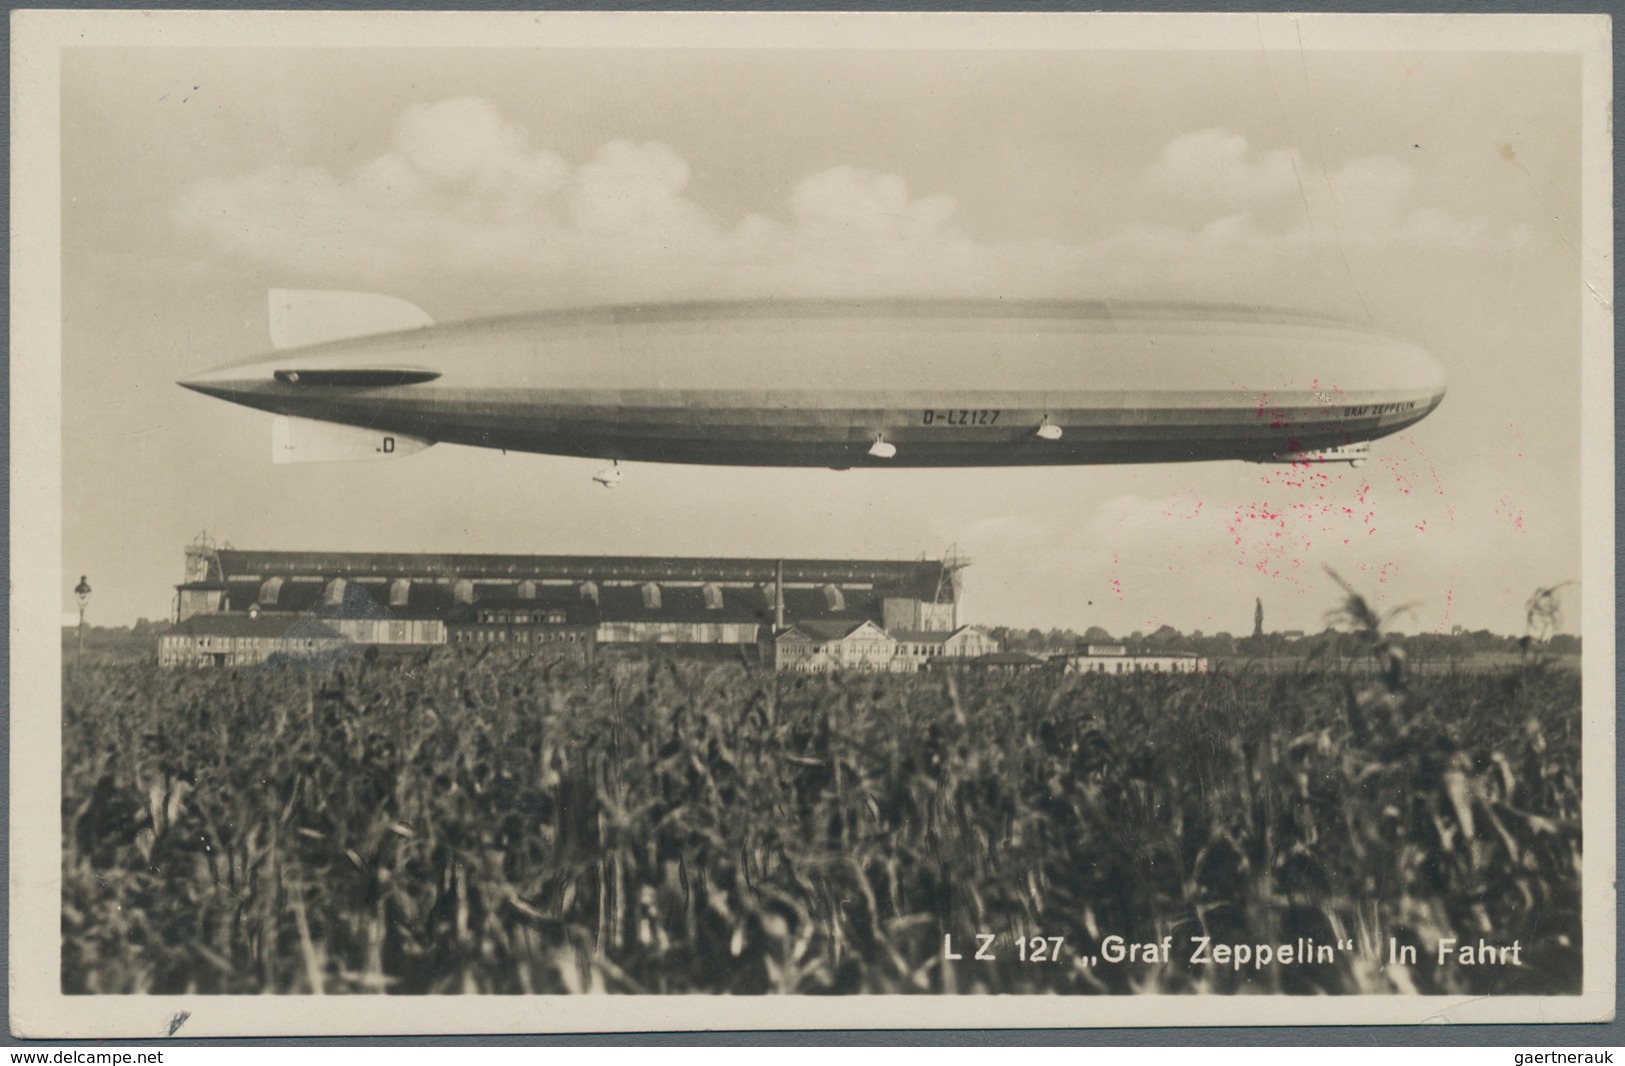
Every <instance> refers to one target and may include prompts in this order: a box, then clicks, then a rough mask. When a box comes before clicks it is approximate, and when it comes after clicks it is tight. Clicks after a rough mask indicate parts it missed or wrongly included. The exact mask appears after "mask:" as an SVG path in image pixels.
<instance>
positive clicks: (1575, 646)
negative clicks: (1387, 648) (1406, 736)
mask: <svg viewBox="0 0 1625 1066" xmlns="http://www.w3.org/2000/svg"><path fill="white" fill-rule="evenodd" d="M988 632H989V633H990V634H992V636H993V637H994V638H995V639H996V640H998V641H999V643H1000V646H1001V647H1003V648H1004V649H1005V650H1006V651H1024V652H1028V653H1030V654H1033V655H1054V654H1059V653H1063V652H1071V651H1077V650H1080V649H1082V648H1083V647H1085V646H1087V645H1090V644H1121V645H1123V646H1124V647H1125V648H1127V649H1128V651H1129V652H1131V653H1146V654H1150V653H1155V652H1159V651H1160V652H1184V653H1190V654H1195V655H1201V656H1205V657H1207V658H1209V659H1221V658H1272V659H1278V658H1287V659H1303V660H1306V661H1328V662H1337V661H1347V660H1363V659H1365V658H1366V657H1367V656H1369V655H1370V653H1371V648H1370V646H1369V644H1370V641H1369V640H1368V639H1367V638H1366V637H1365V636H1363V635H1362V634H1358V633H1344V632H1339V631H1338V630H1335V629H1327V630H1324V631H1322V632H1319V633H1309V634H1305V635H1302V636H1299V635H1296V634H1293V635H1290V636H1289V635H1288V634H1286V633H1280V632H1276V633H1264V634H1262V635H1260V636H1242V637H1237V636H1234V635H1232V634H1230V633H1223V632H1220V633H1201V632H1195V633H1181V632H1180V631H1178V630H1176V629H1174V628H1173V627H1171V626H1161V627H1160V628H1158V629H1156V630H1154V631H1153V632H1151V633H1146V632H1144V631H1141V630H1136V631H1134V632H1131V633H1128V634H1124V635H1122V636H1114V635H1113V634H1111V633H1109V632H1107V631H1106V630H1104V629H1102V628H1101V627H1099V626H1090V627H1089V628H1088V629H1086V630H1084V631H1083V632H1082V633H1081V634H1080V633H1078V632H1076V631H1075V630H1072V629H1050V630H1048V631H1045V630H1041V629H1021V628H1019V627H1015V626H991V627H989V629H988ZM1390 636H1393V637H1395V638H1398V639H1400V640H1401V641H1402V643H1403V645H1404V647H1405V649H1406V652H1407V654H1409V655H1410V656H1411V657H1412V658H1413V659H1419V660H1427V661H1438V662H1447V661H1450V660H1453V659H1475V658H1481V657H1488V656H1524V655H1529V654H1533V653H1535V652H1541V653H1543V654H1546V655H1579V654H1580V638H1579V637H1577V636H1574V635H1573V634H1569V633H1558V634H1556V635H1554V636H1553V637H1551V638H1550V639H1549V640H1546V641H1536V640H1533V639H1532V638H1530V637H1509V636H1505V635H1502V634H1499V633H1491V632H1490V631H1489V630H1487V629H1480V630H1475V631H1472V632H1461V633H1416V634H1412V635H1408V636H1407V635H1405V634H1403V633H1397V632H1396V633H1391V634H1390Z"/></svg>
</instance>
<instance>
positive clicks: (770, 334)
mask: <svg viewBox="0 0 1625 1066" xmlns="http://www.w3.org/2000/svg"><path fill="white" fill-rule="evenodd" d="M901 306H902V310H900V309H899V306H897V305H884V306H876V305H872V304H836V305H817V306H815V307H812V308H808V307H804V306H791V307H788V308H785V307H778V308H777V310H775V309H774V308H773V307H767V308H764V307H763V306H761V305H744V306H743V307H741V306H734V305H724V306H714V307H709V309H708V310H707V308H706V307H701V308H698V309H696V308H694V307H688V306H684V307H682V308H678V309H668V311H667V314H666V317H661V316H660V315H659V314H655V313H651V312H643V311H639V312H638V313H635V314H634V313H631V312H627V313H626V315H625V316H624V317H623V318H616V317H615V316H614V315H612V314H609V313H607V312H597V313H594V315H588V316H585V317H583V316H575V317H571V316H560V315H554V316H534V317H531V318H524V319H514V320H497V321H495V322H490V323H477V324H472V325H463V326H454V327H437V328H433V329H424V330H416V331H413V332H411V333H402V334H399V335H393V336H387V337H377V338H364V339H362V340H357V341H346V342H343V343H340V344H333V345H326V346H316V347H312V348H307V349H300V350H295V351H290V352H285V353H280V354H278V355H277V356H275V357H274V358H271V359H269V360H262V361H258V362H256V363H254V364H249V365H245V366H239V367H229V368H224V369H223V370H221V371H216V372H212V373H211V374H209V375H206V376H205V377H204V378H200V379H197V380H194V381H191V382H187V383H186V384H187V385H188V386H189V387H191V388H194V389H197V390H198V391H202V392H206V393H210V394H212V395H217V396H220V397H222V398H226V399H230V400H233V401H234V402H237V403H242V404H246V405H248V406H251V407H257V408H261V409H263V410H267V411H273V412H276V413H278V414H286V415H293V416H297V417H302V418H307V419H318V420H324V421H331V422H336V423H341V424H348V425H354V426H365V427H368V428H369V429H373V430H387V431H391V432H395V433H399V434H402V435H403V436H408V437H413V438H419V439H423V440H430V441H439V442H446V443H455V444H465V445H473V446H476V447H486V448H500V449H505V450H509V451H525V452H541V453H548V454H555V455H567V456H582V457H592V458H599V459H617V460H631V461H646V462H679V463H703V464H719V465H752V466H828V467H837V468H844V467H862V466H874V467H955V466H1037V465H1067V464H1090V463H1134V462H1189V461H1200V460H1222V459H1248V460H1267V459H1271V458H1286V457H1290V456H1291V455H1293V454H1295V453H1302V452H1317V451H1321V450H1325V449H1334V448H1342V447H1347V446H1349V445H1353V444H1358V443H1361V442H1364V441H1369V440H1374V439H1377V438H1379V437H1382V436H1386V435H1388V434H1391V433H1394V432H1397V431H1399V430H1402V429H1404V428H1405V427H1407V426H1409V425H1412V424H1414V423H1415V422H1417V421H1419V420H1420V419H1422V418H1423V417H1425V416H1426V415H1427V414H1428V413H1429V412H1430V411H1432V410H1433V408H1434V407H1436V406H1437V405H1438V403H1439V402H1440V400H1441V399H1442V397H1443V395H1444V379H1443V374H1442V372H1440V370H1439V368H1438V366H1437V364H1436V363H1434V362H1433V361H1432V360H1431V358H1429V357H1428V356H1427V355H1426V354H1425V353H1423V352H1421V351H1420V350H1419V349H1417V348H1415V347H1414V346H1413V345H1409V344H1408V343H1406V342H1403V341H1396V340H1393V339H1391V338H1385V337H1378V336H1374V335H1371V334H1368V333H1363V332H1361V331H1358V330H1354V329H1351V328H1349V327H1346V326H1342V325H1338V324H1335V323H1329V322H1327V321H1323V320H1319V319H1303V318H1297V317H1291V316H1276V315H1271V314H1266V313H1263V312H1242V311H1237V310H1236V309H1225V310H1220V311H1215V310H1212V309H1205V310H1204V309H1190V308H1158V307H1144V306H1137V307H1135V308H1132V309H1130V310H1125V309H1123V308H1121V307H1110V308H1109V307H1106V306H1105V305H1094V304H1089V305H1037V306H1027V305H1008V304H1003V303H1000V304H996V305H985V306H984V305H971V306H968V307H967V306H965V305H957V304H956V305H938V304H926V305H917V304H907V305H901ZM1017 311H1020V312H1021V313H1015V312H1017ZM1131 312H1132V313H1131ZM877 442H884V444H885V445H888V446H889V448H885V449H882V452H883V453H886V454H884V457H882V456H881V455H876V454H873V450H874V446H875V445H876V443H877Z"/></svg>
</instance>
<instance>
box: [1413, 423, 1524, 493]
mask: <svg viewBox="0 0 1625 1066" xmlns="http://www.w3.org/2000/svg"><path fill="white" fill-rule="evenodd" d="M1520 439H1521V438H1520ZM1399 440H1400V441H1401V442H1403V443H1404V444H1407V445H1409V446H1410V447H1411V448H1412V449H1413V450H1414V451H1415V452H1416V454H1417V457H1418V458H1420V459H1421V460H1422V462H1424V463H1426V464H1427V468H1428V476H1429V477H1431V478H1432V479H1433V494H1434V495H1435V496H1443V495H1444V483H1443V482H1442V481H1440V480H1439V468H1438V467H1436V466H1434V465H1433V459H1432V458H1431V457H1430V456H1429V455H1428V453H1427V452H1425V451H1423V450H1422V446H1421V445H1420V444H1417V443H1416V438H1415V437H1413V436H1411V435H1410V434H1409V433H1401V434H1400V435H1399ZM1519 454H1520V455H1522V453H1521V452H1520V453H1519Z"/></svg>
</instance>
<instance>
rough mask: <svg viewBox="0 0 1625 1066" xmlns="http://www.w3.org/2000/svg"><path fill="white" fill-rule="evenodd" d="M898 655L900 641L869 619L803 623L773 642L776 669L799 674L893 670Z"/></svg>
mask: <svg viewBox="0 0 1625 1066" xmlns="http://www.w3.org/2000/svg"><path fill="white" fill-rule="evenodd" d="M896 652H897V641H896V640H894V639H893V638H892V637H891V635H890V634H888V633H887V632H886V631H885V630H884V629H881V628H880V627H879V626H877V625H875V623H874V622H872V621H869V620H867V619H865V620H863V621H860V622H840V621H819V620H810V621H801V622H797V623H796V624H795V625H792V626H790V627H789V628H788V629H785V630H784V631H783V632H781V633H779V634H778V636H777V637H775V638H774V640H773V659H774V663H775V666H776V668H777V669H779V670H788V671H792V672H795V673H824V672H826V671H829V670H890V669H892V662H893V660H894V659H895V658H896Z"/></svg>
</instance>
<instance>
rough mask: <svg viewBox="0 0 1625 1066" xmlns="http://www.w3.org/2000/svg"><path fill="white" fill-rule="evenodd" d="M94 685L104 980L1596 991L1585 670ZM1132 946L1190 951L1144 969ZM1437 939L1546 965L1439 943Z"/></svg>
mask: <svg viewBox="0 0 1625 1066" xmlns="http://www.w3.org/2000/svg"><path fill="white" fill-rule="evenodd" d="M64 694H65V695H64V701H65V706H64V716H63V793H64V794H63V806H62V828H63V878H64V887H63V897H62V934H63V936H62V945H63V948H62V951H63V954H62V964H63V987H64V991H67V992H186V991H196V992H202V993H211V992H219V993H247V992H288V993H308V992H312V991H317V990H319V991H323V992H326V993H338V992H358V993H362V992H369V993H376V992H387V993H444V992H497V993H526V992H538V993H540V992H564V991H609V992H647V993H658V992H693V991H698V992H734V993H762V992H799V993H856V992H870V993H876V992H914V991H920V992H960V993H970V992H1040V991H1046V992H1048V991H1055V992H1067V993H1129V992H1145V991H1156V992H1198V991H1208V992H1221V993H1229V992H1247V991H1257V992H1286V993H1320V992H1331V993H1353V992H1409V991H1417V992H1446V991H1449V992H1463V993H1473V994H1494V993H1573V992H1577V991H1578V990H1579V985H1580V973H1581V966H1580V962H1581V959H1580V943H1581V936H1580V933H1581V930H1580V885H1579V880H1580V879H1579V867H1580V860H1581V838H1580V829H1579V826H1580V794H1581V782H1580V771H1579V766H1580V759H1579V753H1580V714H1579V704H1580V682H1579V677H1578V675H1577V674H1575V673H1574V672H1572V671H1570V670H1566V669H1561V668H1554V667H1550V666H1543V665H1540V664H1530V665H1526V666H1520V667H1516V668H1508V669H1505V670H1501V671H1495V672H1474V673H1467V674H1441V673H1433V672H1428V673H1423V674H1419V675H1418V676H1415V677H1411V678H1408V679H1407V678H1402V677H1398V676H1391V677H1390V678H1389V679H1388V681H1387V683H1384V681H1383V679H1382V677H1380V676H1378V675H1374V674H1373V673H1371V672H1369V671H1366V670H1361V671H1358V672H1357V673H1355V674H1345V673H1340V672H1328V671H1310V672H1274V673H1265V672H1262V671H1260V672H1241V673H1218V674H1211V675H1206V676H1181V677H1169V676H1163V675H1134V676H1123V677H1106V676H1095V677H1063V676H1060V675H1058V674H1054V673H1050V672H1044V671H1040V672H1032V673H1026V674H1017V675H979V674H969V673H967V674H961V675H945V674H927V675H914V676H871V675H845V676H841V675H834V676H812V677H794V678H792V677H788V676H786V677H775V676H773V675H772V674H769V673H763V672H757V671H755V670H754V669H751V668H747V667H746V666H744V665H739V664H724V663H703V664H702V663H684V662H681V661H671V660H667V659H663V658H658V657H651V658H649V659H647V660H642V661H619V662H613V661H600V662H598V663H597V664H595V665H592V666H581V665H573V664H566V663H549V662H544V661H541V660H538V659H529V658H526V657H524V656H523V655H521V654H517V653H503V652H490V651H487V652H485V653H483V654H480V653H475V652H474V651H472V650H470V651H462V650H458V649H445V650H442V651H437V652H435V653H433V654H432V655H429V656H427V657H423V658H417V659H411V660H401V661H389V660H372V659H369V658H366V657H359V656H358V657H354V658H350V659H347V660H345V661H342V662H340V663H338V664H336V665H334V666H332V667H331V668H329V669H325V670H312V669H309V668H301V667H298V666H269V667H266V668H263V669H259V670H243V671H236V672H226V671H163V670H160V669H158V668H157V667H156V666H155V665H149V664H131V663H116V662H105V661H87V662H86V663H85V665H84V667H83V668H82V669H80V670H77V671H76V670H74V669H72V668H71V665H70V668H69V669H68V670H67V671H66V673H65V676H64ZM979 933H980V934H984V935H987V936H989V937H990V938H991V939H989V940H988V941H987V942H986V943H987V944H988V948H987V953H988V954H992V955H994V956H995V957H996V960H995V961H981V960H977V959H976V958H975V957H974V953H975V950H976V947H977V945H978V943H979V942H978V940H977V934H979ZM945 935H951V936H952V937H953V942H954V953H955V954H961V955H963V958H961V959H955V960H949V959H946V958H945V952H944V936H945ZM1114 936H1116V937H1120V938H1122V940H1123V941H1124V942H1127V943H1152V944H1160V943H1161V942H1162V940H1163V938H1164V937H1171V938H1172V940H1171V943H1172V944H1174V945H1175V947H1174V950H1173V952H1172V954H1171V956H1170V957H1169V958H1168V959H1167V960H1166V961H1163V960H1162V959H1160V958H1153V959H1151V960H1150V961H1147V960H1145V959H1144V958H1143V957H1142V958H1140V959H1137V960H1135V961H1123V962H1119V963H1110V962H1107V961H1105V957H1104V955H1103V951H1109V949H1110V946H1111V945H1110V944H1109V943H1108V938H1111V937H1114ZM1204 936H1205V937H1208V938H1210V942H1211V943H1213V944H1219V945H1226V944H1228V945H1288V944H1298V943H1303V942H1306V941H1308V940H1311V939H1312V941H1313V942H1314V943H1316V944H1319V945H1328V944H1336V945H1339V948H1338V950H1337V951H1336V953H1335V958H1334V959H1333V960H1332V961H1330V962H1322V961H1315V962H1312V963H1308V964H1301V963H1300V964H1291V965H1279V964H1274V963H1272V964H1271V965H1267V966H1264V965H1260V966H1251V965H1250V966H1245V967H1241V968H1236V967H1234V966H1224V965H1205V964H1202V963H1199V962H1195V961H1192V960H1191V959H1190V958H1189V955H1190V944H1191V943H1192V942H1193V941H1192V938H1193V937H1198V938H1199V937H1204ZM1033 937H1044V938H1063V939H1062V940H1061V941H1060V942H1059V945H1058V950H1052V949H1049V948H1044V949H1041V950H1039V951H1037V952H1035V951H1034V950H1033V949H1032V947H1031V945H1032V941H1031V940H1030V939H1029V938H1033ZM1442 937H1455V938H1457V940H1458V941H1460V942H1462V943H1477V942H1479V941H1480V940H1484V941H1487V942H1489V943H1492V944H1498V945H1511V944H1513V943H1514V942H1515V941H1516V942H1518V943H1519V944H1520V945H1521V954H1520V956H1519V964H1517V965H1497V966H1485V965H1478V966H1467V965H1458V964H1456V963H1455V962H1454V961H1452V962H1449V963H1447V964H1444V965H1438V964H1436V947H1437V944H1438V943H1439V941H1440V938H1442ZM1017 938H1021V941H1020V944H1019V948H1020V949H1021V950H1020V951H1018V940H1017ZM1391 941H1392V944H1394V945H1399V946H1406V945H1409V946H1412V947H1414V948H1415V951H1416V959H1417V960H1418V961H1417V962H1416V963H1415V964H1410V965H1401V964H1398V963H1394V962H1390V961H1389V958H1388V954H1389V951H1390V943H1391ZM1045 943H1046V944H1049V943H1054V941H1053V939H1051V940H1049V941H1045ZM1342 945H1347V946H1346V947H1343V946H1342ZM1023 953H1025V954H1028V955H1029V956H1030V955H1032V954H1035V953H1036V954H1043V955H1045V956H1051V955H1057V956H1059V958H1058V959H1052V958H1050V957H1045V958H1044V959H1043V960H1042V961H1022V960H1021V958H1020V957H1019V955H1020V954H1023ZM1091 958H1093V959H1094V962H1093V963H1091V962H1090V960H1091ZM1408 961H1409V960H1408V959H1407V962H1408Z"/></svg>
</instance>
